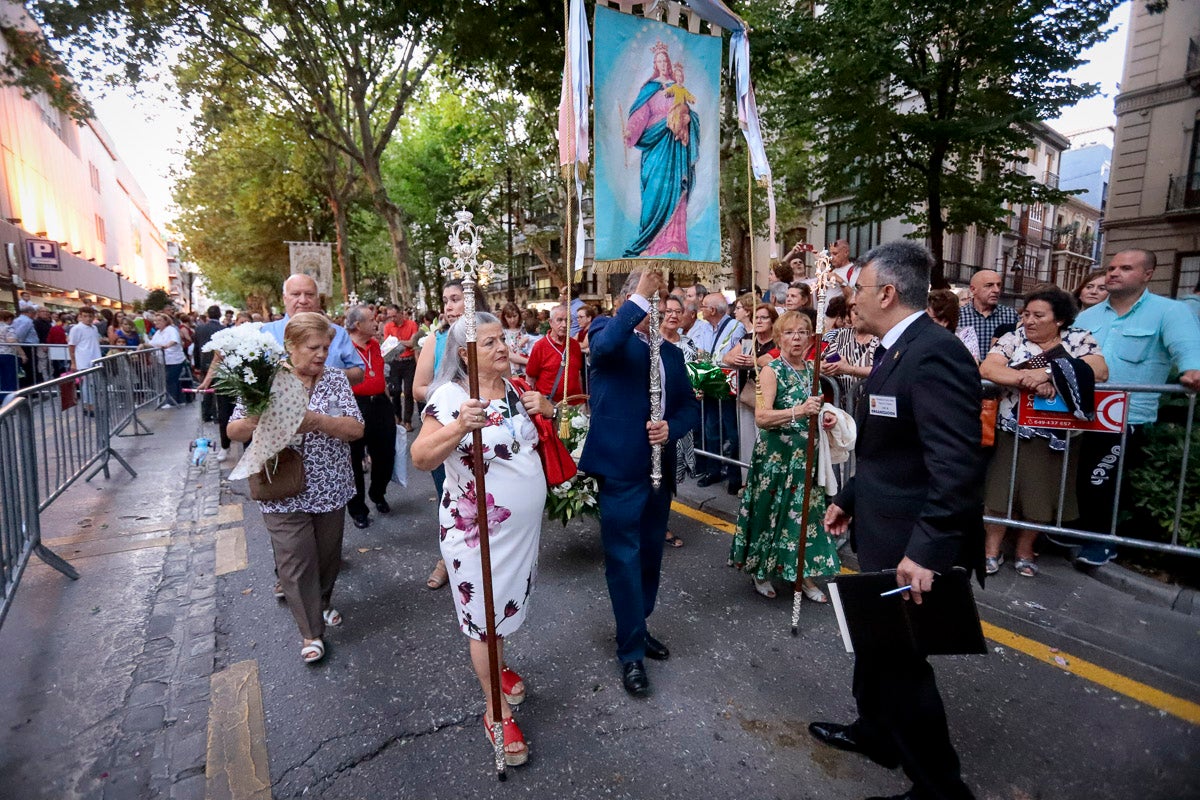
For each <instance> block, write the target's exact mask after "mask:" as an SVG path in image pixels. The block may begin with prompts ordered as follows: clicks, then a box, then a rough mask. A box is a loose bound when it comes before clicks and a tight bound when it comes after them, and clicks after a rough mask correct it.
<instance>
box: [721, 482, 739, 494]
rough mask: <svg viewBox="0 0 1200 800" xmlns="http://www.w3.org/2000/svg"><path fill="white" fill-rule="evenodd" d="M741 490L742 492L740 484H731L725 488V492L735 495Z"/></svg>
mask: <svg viewBox="0 0 1200 800" xmlns="http://www.w3.org/2000/svg"><path fill="white" fill-rule="evenodd" d="M741 490H742V485H741V484H740V483H732V482H731V483H730V484H729V485H728V486H726V487H725V491H727V492H729V493H730V494H737V493H738V492H740V491H741Z"/></svg>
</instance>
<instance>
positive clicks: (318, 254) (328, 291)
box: [287, 242, 333, 297]
mask: <svg viewBox="0 0 1200 800" xmlns="http://www.w3.org/2000/svg"><path fill="white" fill-rule="evenodd" d="M287 246H288V255H289V256H290V257H291V263H292V271H291V274H292V275H307V276H308V277H310V278H312V279H313V280H314V281H316V282H317V291H318V292H319V293H321V294H323V295H325V296H327V297H328V296H330V295H332V294H333V246H332V245H330V244H329V243H328V242H287Z"/></svg>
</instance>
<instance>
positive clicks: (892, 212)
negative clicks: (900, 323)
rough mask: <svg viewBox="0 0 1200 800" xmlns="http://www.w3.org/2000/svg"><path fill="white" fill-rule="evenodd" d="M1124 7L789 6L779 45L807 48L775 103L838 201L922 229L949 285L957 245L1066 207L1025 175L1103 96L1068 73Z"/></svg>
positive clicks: (778, 64)
mask: <svg viewBox="0 0 1200 800" xmlns="http://www.w3.org/2000/svg"><path fill="white" fill-rule="evenodd" d="M1119 2H1120V0H983V1H982V2H978V3H962V2H960V0H912V1H911V2H906V3H895V2H893V0H830V1H829V2H827V3H825V4H824V8H823V10H822V11H821V13H819V14H817V15H815V16H813V15H811V14H804V13H792V14H786V13H783V11H784V9H783V7H784V6H793V5H795V4H794V3H777V4H776V6H777V8H776V11H775V15H774V16H773V20H774V21H773V22H772V23H769V24H771V25H772V27H773V28H774V29H775V30H774V32H773V34H772V38H773V40H774V41H775V42H776V43H778V44H782V43H783V42H788V41H790V42H793V43H801V45H800V46H794V47H792V48H791V49H790V50H778V49H777V50H776V51H775V52H773V53H772V54H770V55H769V56H768V57H767V60H768V62H769V63H768V64H767V68H766V72H767V73H768V74H769V76H770V78H771V79H772V80H774V81H776V83H775V84H774V85H773V86H772V89H773V92H772V93H773V95H774V96H775V97H776V98H779V97H790V98H791V103H790V104H789V105H788V106H787V108H786V110H784V111H783V112H782V113H781V114H780V119H781V121H782V122H783V124H784V126H785V127H784V129H783V130H781V131H779V135H780V136H781V137H782V138H784V139H788V138H791V137H792V136H797V137H811V140H810V141H811V143H812V144H811V151H810V152H811V156H812V166H813V173H812V174H813V181H814V184H815V187H816V188H818V189H820V190H821V191H822V192H823V194H824V196H825V197H826V198H830V199H833V198H836V197H844V196H848V197H851V198H853V203H854V207H855V210H856V211H857V212H858V213H859V214H861V215H864V216H865V217H867V218H869V219H871V220H873V221H880V220H884V219H889V218H893V217H901V218H903V219H904V220H905V221H907V222H909V223H912V224H913V225H915V227H916V235H921V236H925V237H927V238H928V239H929V242H930V246H931V249H932V250H933V252H934V255H935V257H936V260H937V267H936V272H935V275H934V283H935V285H944V279H943V276H942V238H943V234H944V233H946V232H954V231H962V230H965V229H966V228H968V227H969V226H971V225H977V226H979V227H981V228H986V229H1000V228H1002V227H1004V226H1005V224H1006V219H1007V215H1008V209H1009V207H1011V204H1017V203H1036V202H1048V203H1053V202H1059V201H1061V199H1062V198H1063V197H1064V195H1063V193H1061V192H1059V191H1058V190H1057V188H1056V187H1053V186H1049V185H1047V184H1045V183H1043V182H1041V181H1040V180H1036V179H1035V178H1033V177H1032V176H1028V175H1025V174H1024V171H1023V170H1022V169H1021V165H1022V164H1023V163H1024V162H1025V160H1026V159H1025V153H1026V152H1027V151H1028V149H1029V147H1030V144H1031V142H1032V134H1031V129H1030V125H1032V124H1033V123H1035V122H1037V121H1039V120H1045V119H1051V118H1054V117H1057V116H1058V115H1059V112H1060V110H1061V109H1063V108H1065V107H1067V106H1070V105H1073V104H1074V103H1076V102H1078V101H1079V100H1081V99H1083V98H1086V97H1089V96H1091V95H1093V94H1094V93H1095V92H1096V91H1097V88H1098V87H1096V86H1095V85H1094V84H1078V83H1076V82H1074V81H1073V80H1071V79H1070V78H1069V77H1067V73H1068V72H1069V71H1070V70H1072V69H1073V68H1075V67H1076V66H1078V65H1079V64H1080V63H1082V62H1081V59H1080V57H1079V54H1080V53H1081V52H1082V51H1083V50H1085V49H1086V48H1088V47H1090V46H1091V45H1093V44H1095V43H1097V42H1099V41H1102V40H1103V39H1104V38H1106V37H1107V36H1108V34H1109V33H1110V32H1111V29H1109V28H1107V27H1106V25H1107V22H1108V18H1109V15H1110V13H1111V12H1112V10H1113V8H1115V7H1116V6H1117V5H1119ZM760 11H761V10H760ZM777 46H778V45H777ZM760 80H761V78H760ZM1039 177H1040V176H1039Z"/></svg>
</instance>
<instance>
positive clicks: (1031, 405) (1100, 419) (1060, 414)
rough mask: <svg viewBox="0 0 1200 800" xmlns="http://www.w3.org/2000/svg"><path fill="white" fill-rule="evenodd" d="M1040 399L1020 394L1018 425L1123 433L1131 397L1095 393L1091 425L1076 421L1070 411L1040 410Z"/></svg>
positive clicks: (1086, 422) (1027, 394)
mask: <svg viewBox="0 0 1200 800" xmlns="http://www.w3.org/2000/svg"><path fill="white" fill-rule="evenodd" d="M1036 398H1037V396H1036V395H1034V394H1032V393H1030V392H1021V403H1020V405H1019V406H1018V407H1017V423H1018V424H1020V425H1025V426H1028V427H1030V428H1055V429H1057V430H1065V431H1100V432H1101V433H1120V432H1121V428H1122V427H1123V426H1124V425H1125V409H1126V407H1127V405H1128V399H1127V398H1128V395H1127V394H1126V393H1125V392H1116V391H1110V390H1107V389H1097V390H1096V418H1095V419H1094V420H1092V421H1091V422H1088V421H1087V420H1082V419H1078V418H1076V417H1075V416H1074V415H1072V414H1071V413H1070V412H1067V411H1051V410H1048V409H1044V408H1039V407H1038V406H1039V405H1042V404H1041V403H1036V402H1035V400H1036Z"/></svg>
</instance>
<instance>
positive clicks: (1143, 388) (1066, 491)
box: [984, 383, 1200, 557]
mask: <svg viewBox="0 0 1200 800" xmlns="http://www.w3.org/2000/svg"><path fill="white" fill-rule="evenodd" d="M1096 390H1097V391H1098V392H1099V391H1104V390H1108V391H1119V392H1130V393H1132V392H1136V393H1145V394H1157V395H1159V396H1160V398H1161V396H1162V395H1173V396H1182V397H1185V398H1186V400H1187V417H1186V419H1185V420H1184V422H1183V443H1182V453H1181V458H1180V464H1179V470H1178V472H1175V473H1174V474H1171V475H1163V476H1161V477H1162V479H1164V480H1166V479H1168V478H1170V479H1174V480H1176V481H1177V486H1176V489H1175V501H1174V503H1173V506H1172V518H1173V521H1172V524H1171V531H1170V539H1171V541H1170V542H1156V541H1150V540H1148V539H1142V538H1134V537H1131V536H1127V535H1118V533H1117V530H1118V528H1119V527H1121V521H1122V520H1121V511H1122V509H1123V508H1124V509H1125V510H1126V511H1128V510H1129V504H1128V503H1126V505H1125V506H1124V507H1123V506H1122V505H1121V499H1122V495H1123V494H1127V493H1128V490H1129V489H1130V488H1131V487H1130V486H1129V485H1128V481H1127V480H1126V478H1127V476H1126V474H1125V471H1126V463H1127V461H1128V459H1129V455H1130V453H1129V448H1128V446H1127V445H1128V441H1129V426H1128V424H1124V423H1123V424H1121V425H1120V428H1119V432H1120V436H1121V438H1120V444H1121V455H1120V458H1118V459H1117V463H1116V470H1117V473H1116V476H1115V478H1113V480H1115V481H1116V490H1115V494H1114V498H1113V506H1112V508H1111V509H1105V510H1104V511H1105V515H1106V516H1107V517H1108V519H1109V526H1108V532H1107V533H1102V532H1097V531H1089V530H1081V529H1079V528H1076V527H1068V526H1066V525H1064V524H1063V522H1064V521H1063V509H1064V505H1065V502H1064V501H1065V499H1066V498H1067V497H1068V495H1073V494H1074V492H1075V486H1074V485H1071V482H1070V481H1069V480H1068V476H1069V474H1070V469H1071V459H1072V457H1073V458H1074V459H1076V460H1078V457H1079V456H1078V452H1077V451H1078V449H1079V444H1080V442H1081V441H1082V440H1081V436H1088V435H1089V433H1088V432H1086V431H1085V432H1074V433H1073V434H1072V435H1070V436H1069V437H1068V441H1067V444H1068V449H1067V451H1066V452H1067V453H1068V454H1069V455H1068V457H1067V458H1063V459H1062V469H1061V471H1060V474H1059V480H1058V496H1057V498H1056V500H1055V508H1056V517H1055V521H1054V524H1053V525H1050V524H1040V523H1035V522H1028V521H1025V520H1022V519H1020V518H1019V517H1017V516H1015V515H1014V514H1013V505H1014V497H1013V495H1014V487H1015V485H1016V480H1017V467H1018V457H1019V455H1020V451H1021V448H1022V447H1023V446H1024V447H1030V446H1032V447H1045V446H1046V443H1045V440H1044V439H1040V438H1039V439H1033V440H1027V441H1026V442H1025V443H1024V444H1023V443H1022V440H1021V438H1020V437H1019V436H1015V437H1014V440H1013V455H1012V459H1011V462H1010V467H1009V480H1008V502H1007V506H1006V508H1005V510H1004V515H1003V516H994V515H986V516H984V522H989V523H994V524H999V525H1004V526H1006V527H1013V528H1024V529H1026V530H1031V531H1039V532H1041V533H1046V534H1049V535H1050V536H1062V537H1067V538H1071V539H1083V540H1087V541H1091V542H1098V543H1101V544H1107V545H1114V546H1115V545H1121V546H1125V547H1137V548H1140V549H1143V550H1155V551H1158V552H1163V553H1171V554H1174V555H1185V556H1192V557H1200V548H1197V547H1190V546H1187V545H1182V544H1180V543H1179V534H1180V526H1181V522H1182V519H1183V507H1184V501H1185V499H1187V498H1188V497H1192V498H1196V497H1197V493H1200V486H1192V487H1190V495H1189V487H1188V467H1189V464H1190V459H1191V437H1192V430H1193V427H1194V423H1195V418H1196V393H1195V392H1192V391H1189V390H1187V389H1185V388H1184V387H1182V386H1180V385H1179V384H1135V383H1128V384H1127V383H1105V384H1097V385H1096ZM1128 406H1129V401H1128V397H1126V402H1125V408H1126V414H1128ZM1168 413H1169V412H1165V410H1164V408H1163V407H1162V406H1161V403H1160V408H1159V414H1158V421H1157V422H1156V423H1154V426H1155V427H1159V426H1164V425H1168V424H1178V423H1171V422H1170V421H1169V420H1164V416H1167V414H1168ZM1113 432H1114V433H1115V432H1116V431H1113ZM997 435H999V432H998V433H997ZM1084 466H1085V465H1082V464H1080V465H1079V467H1080V468H1083V467H1084ZM1126 499H1128V498H1126ZM1067 521H1068V522H1070V521H1071V520H1067Z"/></svg>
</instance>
